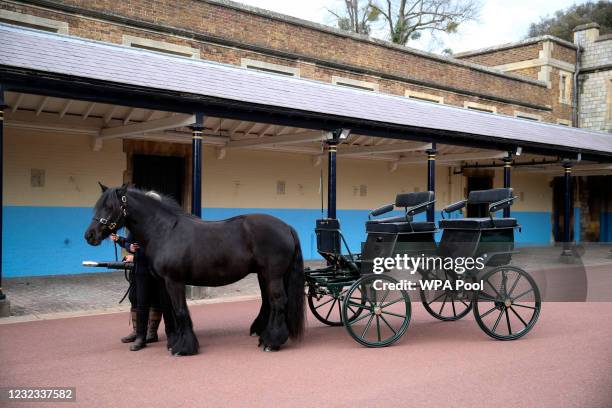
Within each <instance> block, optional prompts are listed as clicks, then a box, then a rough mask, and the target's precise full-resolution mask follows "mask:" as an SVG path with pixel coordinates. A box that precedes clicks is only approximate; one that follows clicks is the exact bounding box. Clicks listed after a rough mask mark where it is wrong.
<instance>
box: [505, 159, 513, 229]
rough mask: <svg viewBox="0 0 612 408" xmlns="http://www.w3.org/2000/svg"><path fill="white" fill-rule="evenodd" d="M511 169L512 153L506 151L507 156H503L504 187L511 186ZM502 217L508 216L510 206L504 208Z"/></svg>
mask: <svg viewBox="0 0 612 408" xmlns="http://www.w3.org/2000/svg"><path fill="white" fill-rule="evenodd" d="M511 170H512V155H511V154H510V153H508V157H504V188H510V187H512V183H511V182H510V172H511ZM504 218H510V207H508V208H504Z"/></svg>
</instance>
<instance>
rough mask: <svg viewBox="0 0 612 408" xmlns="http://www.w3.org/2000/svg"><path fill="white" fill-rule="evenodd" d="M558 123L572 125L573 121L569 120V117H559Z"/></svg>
mask: <svg viewBox="0 0 612 408" xmlns="http://www.w3.org/2000/svg"><path fill="white" fill-rule="evenodd" d="M557 125H561V126H572V121H570V120H567V119H557Z"/></svg>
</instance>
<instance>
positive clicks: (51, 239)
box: [2, 206, 612, 277]
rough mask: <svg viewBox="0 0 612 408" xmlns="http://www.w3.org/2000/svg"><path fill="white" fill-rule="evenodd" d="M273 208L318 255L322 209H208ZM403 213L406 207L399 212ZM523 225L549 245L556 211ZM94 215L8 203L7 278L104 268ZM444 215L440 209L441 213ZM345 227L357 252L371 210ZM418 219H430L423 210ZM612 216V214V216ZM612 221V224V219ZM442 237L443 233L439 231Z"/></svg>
mask: <svg viewBox="0 0 612 408" xmlns="http://www.w3.org/2000/svg"><path fill="white" fill-rule="evenodd" d="M254 212H259V213H267V214H271V215H273V216H276V217H278V218H280V219H282V220H284V221H285V222H287V223H288V224H290V225H292V226H293V227H294V228H295V229H296V230H297V232H298V234H299V236H300V240H301V244H302V251H303V253H304V258H306V259H315V258H318V254H317V253H316V239H315V234H314V225H315V220H316V219H318V218H320V217H321V211H320V210H317V209H253V208H204V209H203V210H202V213H203V217H204V219H206V220H220V219H224V218H229V217H232V216H235V215H238V214H246V213H254ZM399 214H401V213H400V212H397V213H395V215H399ZM512 216H513V217H516V218H518V220H519V223H520V224H521V225H522V233H519V232H517V233H516V241H517V243H520V244H524V245H528V244H548V243H549V242H550V234H551V228H552V226H551V216H550V213H548V212H514V213H513V214H512ZM91 217H92V210H91V208H86V207H35V206H8V207H4V226H3V234H4V235H3V236H4V243H3V257H2V260H3V275H4V276H5V277H15V276H34V275H57V274H74V273H87V272H89V273H91V272H100V270H98V269H96V268H84V267H82V266H81V262H82V261H83V260H112V259H114V256H115V255H114V250H113V246H112V244H111V243H110V242H109V241H106V242H104V243H103V244H102V245H101V246H99V247H91V246H89V245H87V243H86V242H85V241H84V239H83V234H84V231H85V228H86V227H87V226H88V225H89V223H90V221H91ZM436 217H439V212H436ZM338 218H339V219H340V222H341V225H342V231H343V234H344V235H345V237H346V239H347V241H348V244H349V246H350V248H351V250H352V251H354V252H359V251H360V248H361V242H362V240H364V239H365V221H366V220H367V219H368V211H367V210H338ZM416 219H417V220H424V219H425V214H419V215H418V216H417V217H416ZM611 220H612V218H611ZM611 225H612V224H611ZM438 238H439V234H438Z"/></svg>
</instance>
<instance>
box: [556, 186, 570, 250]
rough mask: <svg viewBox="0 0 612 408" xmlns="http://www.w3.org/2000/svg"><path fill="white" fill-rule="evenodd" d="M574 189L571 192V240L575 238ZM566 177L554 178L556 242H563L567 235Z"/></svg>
mask: <svg viewBox="0 0 612 408" xmlns="http://www.w3.org/2000/svg"><path fill="white" fill-rule="evenodd" d="M573 190H574V189H573V188H572V191H571V192H570V194H571V197H570V203H571V206H570V223H569V225H570V233H569V236H570V240H573V239H574V191H573ZM564 219H565V179H564V177H555V178H554V179H553V235H554V236H555V242H563V241H564V237H565V229H564V227H563V226H564Z"/></svg>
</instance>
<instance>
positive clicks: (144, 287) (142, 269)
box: [110, 233, 162, 351]
mask: <svg viewBox="0 0 612 408" xmlns="http://www.w3.org/2000/svg"><path fill="white" fill-rule="evenodd" d="M110 238H111V240H113V241H114V242H116V243H118V244H119V245H120V246H121V247H122V248H125V249H126V250H127V251H128V252H130V254H132V255H131V256H130V257H133V262H134V269H133V270H132V273H131V277H130V282H131V284H130V291H129V299H130V303H131V305H132V308H131V313H132V327H133V330H132V333H130V334H129V335H127V336H125V337H123V338H122V339H121V342H123V343H132V342H133V343H134V344H132V345H131V346H130V350H131V351H138V350H141V349H142V348H144V347H145V346H146V345H147V343H153V342H156V341H158V340H159V339H158V336H157V329H158V328H159V324H160V322H161V318H162V309H161V307H160V298H159V290H158V285H157V281H156V279H155V277H154V276H153V274H152V273H151V268H150V266H149V262H148V260H147V257H146V256H145V255H144V249H143V248H141V247H140V245H139V244H138V243H137V242H135V240H134V237H133V236H132V234H131V233H130V234H128V236H127V238H124V237H120V236H118V235H117V234H111V236H110ZM128 260H129V258H128Z"/></svg>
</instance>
